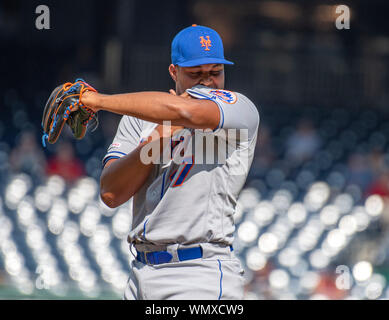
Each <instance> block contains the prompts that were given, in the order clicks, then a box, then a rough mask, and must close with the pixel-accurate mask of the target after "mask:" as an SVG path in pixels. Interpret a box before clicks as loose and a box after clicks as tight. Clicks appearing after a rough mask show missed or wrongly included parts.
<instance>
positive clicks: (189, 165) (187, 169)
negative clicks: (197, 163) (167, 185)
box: [170, 156, 194, 188]
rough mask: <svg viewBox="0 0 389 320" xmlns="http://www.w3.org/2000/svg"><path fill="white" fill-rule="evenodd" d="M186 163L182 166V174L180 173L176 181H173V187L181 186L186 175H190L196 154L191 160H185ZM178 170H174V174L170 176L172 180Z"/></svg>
mask: <svg viewBox="0 0 389 320" xmlns="http://www.w3.org/2000/svg"><path fill="white" fill-rule="evenodd" d="M183 163H184V164H185V165H184V167H183V168H182V170H181V172H180V174H179V175H178V177H177V179H176V181H175V182H174V183H173V185H172V187H173V188H174V187H180V186H182V184H183V183H184V181H185V179H186V177H187V176H188V174H189V172H190V170H192V168H193V165H194V156H192V158H191V159H190V161H189V162H188V161H184V162H183ZM176 173H177V171H175V172H173V174H172V175H171V176H170V180H173V179H174V177H175V175H176Z"/></svg>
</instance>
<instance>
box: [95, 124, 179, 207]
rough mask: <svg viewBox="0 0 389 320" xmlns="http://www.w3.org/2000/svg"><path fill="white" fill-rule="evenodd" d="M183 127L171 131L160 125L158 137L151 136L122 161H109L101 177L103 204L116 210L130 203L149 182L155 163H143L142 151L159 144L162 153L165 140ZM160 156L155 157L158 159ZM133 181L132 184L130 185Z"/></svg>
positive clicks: (174, 127)
mask: <svg viewBox="0 0 389 320" xmlns="http://www.w3.org/2000/svg"><path fill="white" fill-rule="evenodd" d="M180 129H182V127H178V126H172V127H170V131H168V130H166V128H164V126H163V125H158V126H157V127H156V128H155V129H154V131H155V133H157V134H156V135H154V134H151V135H150V136H149V137H148V139H147V140H146V141H144V142H142V143H140V144H139V146H138V147H137V148H136V149H135V150H133V151H132V152H130V153H129V154H127V155H126V156H124V157H122V158H120V159H112V160H109V161H108V162H107V163H106V165H105V167H104V169H103V171H102V173H101V176H100V195H101V199H102V200H103V202H104V203H105V204H106V205H107V206H109V207H111V208H116V207H118V206H120V205H121V204H123V203H124V202H126V201H128V200H129V199H130V198H131V197H132V196H133V195H134V194H135V193H136V192H138V190H139V189H140V188H141V187H142V185H143V184H144V183H145V181H146V180H147V178H148V176H149V174H150V172H151V170H152V168H153V163H152V162H151V163H150V164H144V163H143V162H142V161H141V156H140V153H141V150H142V148H143V147H144V146H145V145H147V144H157V145H158V146H159V147H160V152H162V147H163V145H164V141H163V140H164V139H170V137H171V135H172V133H174V132H175V131H177V130H180ZM150 156H151V155H150ZM158 156H159V155H158V154H157V155H153V157H158ZM129 181H131V183H128V182H129Z"/></svg>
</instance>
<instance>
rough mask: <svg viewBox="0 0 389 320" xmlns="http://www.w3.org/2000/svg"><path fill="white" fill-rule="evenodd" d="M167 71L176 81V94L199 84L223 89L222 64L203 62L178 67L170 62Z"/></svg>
mask: <svg viewBox="0 0 389 320" xmlns="http://www.w3.org/2000/svg"><path fill="white" fill-rule="evenodd" d="M169 72H170V75H171V76H172V78H173V80H174V81H175V82H176V92H177V94H182V93H183V92H185V90H186V89H189V88H192V87H193V86H195V85H198V84H201V85H203V86H206V87H210V88H215V89H224V65H223V64H203V65H200V66H196V67H179V66H175V65H173V64H171V65H170V66H169Z"/></svg>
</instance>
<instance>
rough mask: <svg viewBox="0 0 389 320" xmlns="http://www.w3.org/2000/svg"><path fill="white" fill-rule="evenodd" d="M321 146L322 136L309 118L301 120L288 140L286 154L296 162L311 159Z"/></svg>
mask: <svg viewBox="0 0 389 320" xmlns="http://www.w3.org/2000/svg"><path fill="white" fill-rule="evenodd" d="M319 147H320V137H319V136H318V134H317V133H316V130H315V128H314V127H313V123H312V122H311V121H310V120H308V119H303V120H301V121H300V122H299V124H298V126H297V129H296V131H295V132H294V133H293V134H292V135H291V136H290V137H289V139H288V140H287V142H286V155H287V157H288V158H289V159H290V160H291V161H293V162H294V163H296V164H300V163H302V162H304V161H306V160H309V159H310V158H311V157H312V156H313V154H314V153H315V152H316V151H317V150H318V149H319Z"/></svg>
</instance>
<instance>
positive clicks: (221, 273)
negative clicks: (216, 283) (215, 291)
mask: <svg viewBox="0 0 389 320" xmlns="http://www.w3.org/2000/svg"><path fill="white" fill-rule="evenodd" d="M217 262H219V270H220V292H219V298H217V300H220V299H221V297H222V294H223V271H222V264H221V262H220V260H219V259H217Z"/></svg>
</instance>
